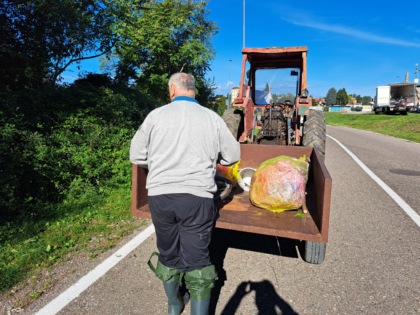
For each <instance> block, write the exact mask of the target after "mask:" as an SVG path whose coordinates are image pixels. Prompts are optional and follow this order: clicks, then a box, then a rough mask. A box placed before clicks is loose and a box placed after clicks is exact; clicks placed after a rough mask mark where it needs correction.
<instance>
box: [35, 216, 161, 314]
mask: <svg viewBox="0 0 420 315" xmlns="http://www.w3.org/2000/svg"><path fill="white" fill-rule="evenodd" d="M154 232H155V227H154V226H153V224H152V225H150V226H149V227H147V228H146V229H145V230H143V231H142V232H140V233H139V234H138V235H137V236H136V237H134V238H133V239H132V240H131V241H129V242H128V243H127V244H125V245H124V246H123V247H121V248H120V249H119V250H118V251H116V252H115V253H114V254H112V255H111V256H110V257H108V258H107V259H106V260H104V261H103V262H102V263H100V264H99V265H98V266H96V267H95V268H94V269H93V270H91V271H90V272H89V273H88V274H86V275H85V276H84V277H82V278H80V279H79V281H77V282H76V283H75V284H73V285H72V286H71V287H70V288H68V289H67V290H66V291H64V292H63V293H61V294H60V295H59V296H57V297H56V298H55V299H54V300H52V301H51V302H50V303H48V304H47V305H45V306H44V307H43V308H42V309H40V310H39V311H38V312H37V313H36V315H44V314H45V315H52V314H57V313H58V312H59V311H61V310H62V309H63V308H64V307H65V306H66V305H67V304H69V303H70V302H71V301H73V300H74V299H75V298H77V297H78V296H79V295H80V294H81V293H82V292H83V291H85V290H86V289H87V288H89V287H90V286H91V285H92V284H93V283H94V282H95V281H96V280H98V279H99V278H101V277H102V276H103V275H104V274H106V273H107V272H108V271H109V270H110V269H111V268H112V267H114V266H115V265H116V264H118V263H119V262H120V261H121V260H122V259H124V258H125V257H126V256H127V255H128V254H129V253H131V252H132V251H133V250H134V249H136V248H137V246H139V245H140V244H141V243H143V242H144V241H145V240H146V239H147V238H148V237H149V236H150V235H152V234H153V233H154Z"/></svg>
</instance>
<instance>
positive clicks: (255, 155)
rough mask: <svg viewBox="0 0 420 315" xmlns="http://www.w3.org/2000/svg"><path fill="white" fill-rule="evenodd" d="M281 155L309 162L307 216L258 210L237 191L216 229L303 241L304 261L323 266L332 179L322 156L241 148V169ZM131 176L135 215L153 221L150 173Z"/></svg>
mask: <svg viewBox="0 0 420 315" xmlns="http://www.w3.org/2000/svg"><path fill="white" fill-rule="evenodd" d="M279 155H287V156H292V157H296V158H299V157H301V156H302V155H306V156H307V157H308V158H309V159H310V167H309V177H308V183H307V186H306V192H307V197H306V206H307V208H308V213H305V214H304V215H303V216H296V213H297V211H302V210H297V211H285V212H282V213H274V212H271V211H268V210H263V209H260V208H257V207H255V206H253V205H252V204H251V202H250V201H249V195H248V192H244V191H243V190H241V189H239V188H234V189H233V190H232V192H231V196H230V198H228V199H227V200H225V201H223V202H221V203H219V207H218V208H219V217H218V219H217V221H216V227H218V228H222V229H228V230H235V231H242V232H250V233H256V234H264V235H272V236H278V237H284V238H290V239H296V240H301V241H304V242H305V250H304V253H303V259H304V260H305V261H307V262H309V263H314V264H320V263H322V262H323V260H324V258H325V251H326V244H327V242H328V226H329V216H330V201H331V187H332V179H331V176H330V175H329V173H328V170H327V168H326V167H325V164H324V158H323V156H322V155H321V154H320V153H319V152H318V151H317V150H316V149H314V148H312V147H298V146H273V145H252V144H241V164H240V168H245V167H252V168H257V167H258V166H259V165H260V163H262V162H263V161H265V160H267V159H270V158H273V157H276V156H279ZM132 172H133V173H132V214H133V215H134V216H137V217H143V218H150V217H151V216H150V212H149V208H148V203H147V190H146V187H145V186H146V177H147V170H146V169H144V168H141V167H139V166H137V165H133V169H132Z"/></svg>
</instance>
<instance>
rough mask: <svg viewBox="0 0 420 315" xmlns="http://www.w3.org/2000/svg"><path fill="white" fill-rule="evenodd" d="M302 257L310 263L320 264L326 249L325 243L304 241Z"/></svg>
mask: <svg viewBox="0 0 420 315" xmlns="http://www.w3.org/2000/svg"><path fill="white" fill-rule="evenodd" d="M304 243H305V248H304V252H303V259H304V260H305V261H306V262H308V263H310V264H316V265H319V264H322V263H323V261H324V259H325V252H326V250H327V244H326V243H318V242H310V241H305V242H304Z"/></svg>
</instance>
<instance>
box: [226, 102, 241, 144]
mask: <svg viewBox="0 0 420 315" xmlns="http://www.w3.org/2000/svg"><path fill="white" fill-rule="evenodd" d="M222 119H223V120H224V122H225V124H226V126H227V127H228V129H229V130H230V132H231V133H232V135H233V136H234V137H235V139H236V140H238V138H239V134H238V133H239V132H238V131H239V125H240V123H241V119H242V116H241V111H240V110H237V109H236V108H230V109H227V110H225V112H224V113H223V115H222Z"/></svg>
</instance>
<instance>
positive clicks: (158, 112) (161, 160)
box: [130, 96, 240, 198]
mask: <svg viewBox="0 0 420 315" xmlns="http://www.w3.org/2000/svg"><path fill="white" fill-rule="evenodd" d="M239 159H240V145H239V143H238V142H237V141H236V139H235V138H234V137H233V136H232V134H231V133H230V131H229V129H228V128H227V127H226V124H225V122H224V121H223V119H222V118H221V117H220V116H219V115H217V114H216V113H215V112H213V111H211V110H209V109H207V108H205V107H203V106H201V105H199V104H198V103H197V102H196V101H195V99H192V98H189V97H185V96H181V97H176V98H174V99H173V101H172V103H170V104H167V105H164V106H162V107H159V108H157V109H155V110H153V111H152V112H150V113H149V115H148V116H147V117H146V119H145V120H144V122H143V123H142V125H141V126H140V128H139V129H138V130H137V132H136V134H135V135H134V137H133V139H132V140H131V148H130V160H131V162H132V163H134V164H139V165H140V166H142V167H146V168H148V170H149V173H148V175H147V182H146V188H147V189H148V194H149V196H153V195H162V194H173V193H188V194H192V195H196V196H200V197H206V198H213V193H214V192H216V190H217V187H216V184H215V181H214V176H215V172H216V169H215V167H216V163H220V164H222V165H230V164H233V163H235V162H237V161H239Z"/></svg>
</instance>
